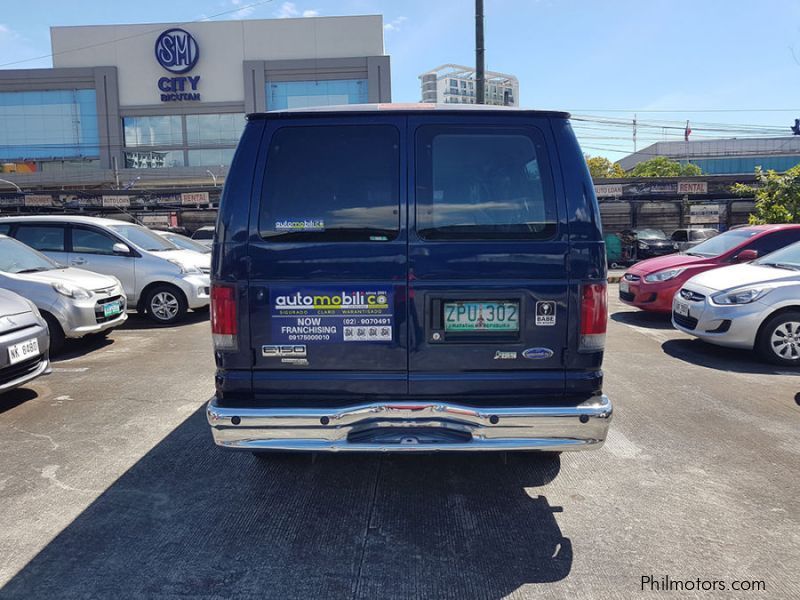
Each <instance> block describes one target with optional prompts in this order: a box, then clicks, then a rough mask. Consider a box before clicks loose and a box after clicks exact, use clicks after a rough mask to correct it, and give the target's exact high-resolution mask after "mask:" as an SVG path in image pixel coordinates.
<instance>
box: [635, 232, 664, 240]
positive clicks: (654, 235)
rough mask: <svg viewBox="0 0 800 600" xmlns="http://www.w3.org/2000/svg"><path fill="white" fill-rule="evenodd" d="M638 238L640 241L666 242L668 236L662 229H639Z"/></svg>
mask: <svg viewBox="0 0 800 600" xmlns="http://www.w3.org/2000/svg"><path fill="white" fill-rule="evenodd" d="M636 237H638V238H639V239H640V240H665V239H667V236H666V234H665V233H664V232H663V231H661V230H660V229H637V230H636Z"/></svg>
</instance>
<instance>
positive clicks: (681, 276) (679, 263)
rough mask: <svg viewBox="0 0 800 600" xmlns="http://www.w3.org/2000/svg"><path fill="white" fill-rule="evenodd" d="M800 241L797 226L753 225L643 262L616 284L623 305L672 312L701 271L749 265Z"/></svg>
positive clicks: (631, 269)
mask: <svg viewBox="0 0 800 600" xmlns="http://www.w3.org/2000/svg"><path fill="white" fill-rule="evenodd" d="M799 241H800V225H752V226H749V227H742V228H740V229H733V230H731V231H727V232H725V233H723V234H720V235H718V236H716V237H713V238H711V239H709V240H706V241H705V242H703V243H702V244H698V245H697V246H695V247H694V248H692V249H690V250H689V251H687V252H683V253H681V254H670V255H669V256H659V257H657V258H651V259H648V260H643V261H642V262H639V263H636V264H635V265H633V266H632V267H631V268H630V269H628V271H627V272H626V273H625V275H624V276H623V277H622V279H621V280H620V282H619V298H620V300H622V302H624V303H625V304H629V305H631V306H635V307H637V308H641V309H642V310H648V311H653V312H663V313H669V312H671V311H672V297H673V296H674V295H675V293H676V292H677V291H678V290H679V289H680V288H681V286H683V284H684V283H686V282H687V281H688V280H689V279H690V278H692V277H694V276H695V275H697V274H698V273H702V272H703V271H709V270H711V269H717V268H719V267H724V266H727V265H732V264H736V263H743V262H750V261H751V260H755V259H756V258H759V257H761V256H764V255H766V254H769V253H770V252H774V251H775V250H778V249H779V248H783V247H784V246H788V245H789V244H793V243H795V242H799Z"/></svg>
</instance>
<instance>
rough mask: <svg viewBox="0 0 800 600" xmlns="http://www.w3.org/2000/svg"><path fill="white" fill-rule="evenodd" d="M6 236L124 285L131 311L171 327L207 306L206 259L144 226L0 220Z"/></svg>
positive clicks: (57, 218) (55, 218) (65, 219)
mask: <svg viewBox="0 0 800 600" xmlns="http://www.w3.org/2000/svg"><path fill="white" fill-rule="evenodd" d="M0 233H5V234H7V235H9V236H11V237H14V238H16V239H18V240H19V241H21V242H23V243H25V244H27V245H29V246H31V247H32V248H35V249H36V250H39V251H40V252H43V253H44V254H46V255H47V256H49V257H50V258H52V259H53V260H55V261H57V262H59V263H62V264H65V265H70V266H73V267H80V268H82V269H88V270H90V271H94V272H96V273H103V274H106V275H113V276H114V277H116V278H117V279H119V280H120V281H121V282H122V286H123V288H124V289H125V294H126V296H127V297H128V302H129V304H130V306H131V307H132V308H136V309H137V310H138V311H139V312H143V313H146V314H147V315H148V316H149V317H150V318H151V319H153V320H154V321H155V322H157V323H159V324H163V325H170V324H173V323H176V322H178V321H180V320H181V319H182V318H183V317H184V315H185V314H186V311H187V310H188V309H190V308H191V309H202V308H204V307H206V306H208V303H209V285H210V284H209V270H210V266H211V262H210V257H209V255H208V254H200V253H198V252H193V251H191V250H182V249H180V248H178V247H177V246H175V245H174V244H173V243H171V242H170V241H168V240H166V239H164V238H163V237H161V236H159V235H156V234H155V233H154V232H152V231H151V230H149V229H147V228H146V227H142V226H141V225H136V224H133V223H126V222H124V221H117V220H114V219H101V218H97V217H80V216H69V215H49V216H32V217H27V216H21V217H6V218H0Z"/></svg>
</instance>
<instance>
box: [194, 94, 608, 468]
mask: <svg viewBox="0 0 800 600" xmlns="http://www.w3.org/2000/svg"><path fill="white" fill-rule="evenodd" d="M211 307H212V319H211V323H212V333H213V338H214V352H215V358H216V365H217V374H216V395H215V397H214V398H213V399H212V400H211V402H210V404H209V406H208V421H209V423H210V425H211V428H212V431H213V435H214V440H215V442H216V443H217V444H218V445H220V446H223V447H225V448H231V449H241V450H250V451H253V452H256V453H263V452H269V451H348V452H349V451H356V452H358V451H362V452H364V451H367V452H370V451H373V452H374V451H389V452H395V451H401V452H407V451H411V452H414V451H458V450H506V451H512V450H544V451H551V452H559V451H562V450H583V449H590V448H598V447H600V446H601V445H602V443H603V442H604V440H605V437H606V432H607V430H608V425H609V422H610V420H611V412H612V409H611V403H610V402H609V399H608V398H607V397H606V396H605V395H604V394H603V393H602V383H603V372H602V370H601V364H602V361H603V347H604V343H605V332H606V319H607V308H606V261H605V248H604V244H603V237H602V234H601V229H600V218H599V210H598V206H597V200H596V198H595V194H594V189H593V186H592V180H591V178H590V176H589V171H588V170H587V168H586V164H585V162H584V158H583V155H582V154H581V150H580V147H579V146H578V143H577V141H576V139H575V135H574V133H573V131H572V128H571V127H570V124H569V115H568V114H566V113H559V112H541V111H527V110H516V109H500V108H490V107H476V106H465V107H451V106H447V105H441V106H433V105H425V104H420V105H402V106H401V105H397V106H392V105H371V106H348V107H334V108H331V107H325V108H319V109H304V110H294V111H286V112H273V113H266V114H254V115H250V116H249V117H248V123H247V126H246V127H245V131H244V134H243V136H242V139H241V141H240V143H239V147H238V149H237V151H236V155H235V157H234V160H233V164H232V165H231V169H230V172H229V175H228V178H227V181H226V184H225V191H224V194H223V198H222V201H221V204H220V212H219V218H218V222H217V230H216V237H215V242H214V251H213V260H212V291H211Z"/></svg>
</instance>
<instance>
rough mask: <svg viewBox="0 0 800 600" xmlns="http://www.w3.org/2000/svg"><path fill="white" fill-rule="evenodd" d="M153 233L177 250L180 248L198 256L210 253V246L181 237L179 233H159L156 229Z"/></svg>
mask: <svg viewBox="0 0 800 600" xmlns="http://www.w3.org/2000/svg"><path fill="white" fill-rule="evenodd" d="M153 233H156V234H158V235H160V236H161V237H163V238H164V239H166V240H169V241H170V242H172V243H173V244H175V245H176V246H177V247H178V248H182V249H183V250H194V251H195V252H199V253H200V254H210V253H211V246H207V245H205V244H201V243H200V242H198V241H196V240H193V239H192V238H190V237H186V236H185V235H181V234H180V233H173V232H172V231H159V230H157V229H153Z"/></svg>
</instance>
